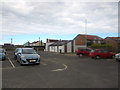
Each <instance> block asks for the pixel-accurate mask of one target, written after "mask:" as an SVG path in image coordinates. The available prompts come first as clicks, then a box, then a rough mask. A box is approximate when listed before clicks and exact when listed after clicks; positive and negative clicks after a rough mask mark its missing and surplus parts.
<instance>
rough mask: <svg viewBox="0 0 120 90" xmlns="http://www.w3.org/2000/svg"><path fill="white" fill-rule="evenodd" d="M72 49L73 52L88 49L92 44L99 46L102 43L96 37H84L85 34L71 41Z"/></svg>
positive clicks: (99, 38) (100, 39)
mask: <svg viewBox="0 0 120 90" xmlns="http://www.w3.org/2000/svg"><path fill="white" fill-rule="evenodd" d="M73 43H74V45H73V47H74V52H75V51H76V50H78V49H79V48H87V47H90V46H91V45H92V44H101V43H103V39H102V38H101V37H98V36H96V35H85V34H78V35H77V36H76V37H75V38H74V39H73Z"/></svg>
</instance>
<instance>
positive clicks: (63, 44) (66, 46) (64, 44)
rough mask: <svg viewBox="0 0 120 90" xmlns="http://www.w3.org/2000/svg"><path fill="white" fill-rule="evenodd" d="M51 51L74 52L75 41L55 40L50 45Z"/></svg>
mask: <svg viewBox="0 0 120 90" xmlns="http://www.w3.org/2000/svg"><path fill="white" fill-rule="evenodd" d="M48 49H49V51H50V52H60V53H72V52H73V41H72V40H61V41H58V42H54V43H53V44H50V45H49V46H48Z"/></svg>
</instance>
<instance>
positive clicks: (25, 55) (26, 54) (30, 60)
mask: <svg viewBox="0 0 120 90" xmlns="http://www.w3.org/2000/svg"><path fill="white" fill-rule="evenodd" d="M14 57H15V59H16V61H18V62H20V64H21V65H26V64H40V55H38V54H37V53H36V51H35V50H34V49H33V48H19V49H18V50H17V51H16V53H15V56H14Z"/></svg>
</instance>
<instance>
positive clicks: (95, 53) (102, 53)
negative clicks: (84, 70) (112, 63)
mask: <svg viewBox="0 0 120 90" xmlns="http://www.w3.org/2000/svg"><path fill="white" fill-rule="evenodd" d="M89 56H90V57H92V58H96V59H99V58H114V57H115V53H112V52H108V51H106V50H103V49H95V50H91V52H90V54H89Z"/></svg>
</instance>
